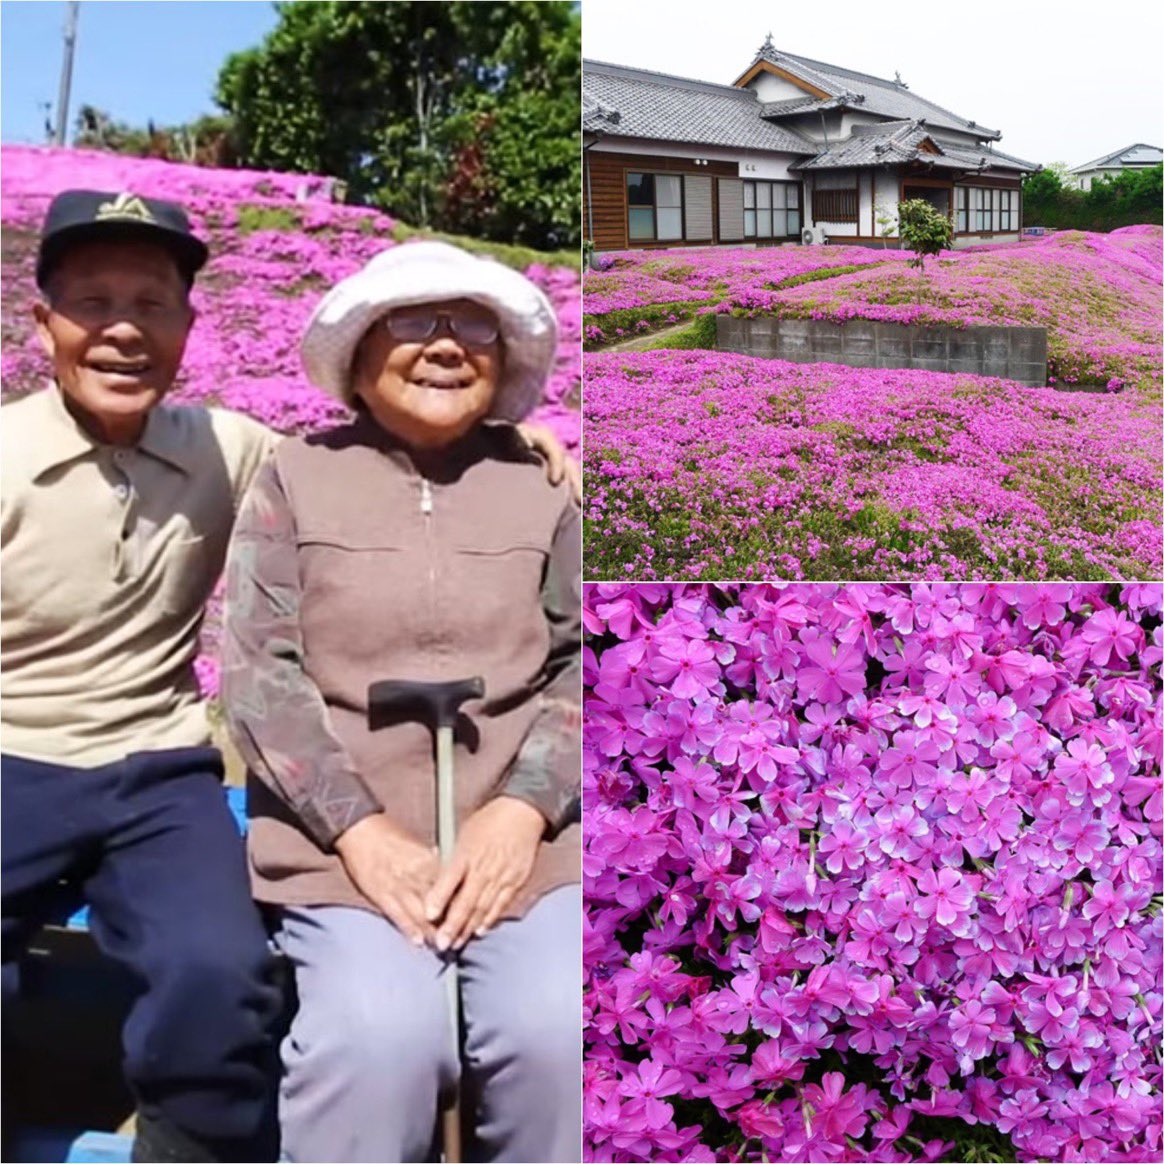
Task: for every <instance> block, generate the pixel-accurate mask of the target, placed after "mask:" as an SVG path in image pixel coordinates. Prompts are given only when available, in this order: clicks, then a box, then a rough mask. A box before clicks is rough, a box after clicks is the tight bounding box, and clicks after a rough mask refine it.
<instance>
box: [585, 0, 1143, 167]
mask: <svg viewBox="0 0 1164 1164" xmlns="http://www.w3.org/2000/svg"><path fill="white" fill-rule="evenodd" d="M769 32H770V33H771V34H772V41H773V44H774V45H775V46H776V48H777V49H778V50H783V51H785V52H789V53H794V54H796V55H797V56H803V57H811V58H813V59H815V60H818V61H826V62H829V63H830V64H834V65H840V66H842V67H845V68H849V69H854V70H856V71H858V72H863V73H871V74H872V75H873V76H876V77H884V78H887V79H890V80H892V78H893V75H894V73H895V72H899V73H900V74H901V77H902V79H903V80H904V81H905V82H906V83H907V84H908V85H909V87H910V89H911V90H912V91H913V92H914V93H917V94H918V95H920V96H922V97H925V98H927V99H928V100H930V101H933V102H934V103H935V104H938V105H942V106H944V107H945V108H946V109H949V110H952V111H953V112H954V113H957V114H960V115H961V116H963V117H965V118H967V119H969V120H973V121H976V122H978V124H979V125H984V126H988V127H989V128H991V129H998V130H1001V131H1002V140H1001V141H999V142H998V143H997V148H998V149H1001V150H1003V151H1004V152H1005V153H1009V154H1014V155H1015V156H1017V157H1020V158H1023V159H1025V160H1027V161H1032V162H1038V163H1039V164H1041V165H1048V164H1050V163H1051V162H1057V161H1062V162H1066V163H1067V164H1068V165H1069V166H1075V165H1079V164H1081V163H1083V162H1087V161H1090V160H1092V159H1093V158H1097V157H1100V156H1102V155H1104V154H1108V153H1112V152H1114V151H1115V150H1118V149H1123V148H1124V147H1125V146H1128V145H1132V144H1133V143H1135V142H1144V143H1146V144H1148V145H1156V146H1160V145H1164V128H1162V124H1164V80H1162V77H1164V70H1162V69H1161V60H1160V53H1161V45H1162V44H1164V5H1161V4H1159V3H1158V2H1150V0H1107V2H1106V3H1098V2H1096V0H1087V2H1081V0H1055V2H1054V3H1046V2H1045V0H1010V2H1009V3H986V4H984V3H976V2H970V0H966V2H963V3H957V2H956V3H949V2H948V0H930V2H925V3H922V2H919V0H893V2H891V3H884V4H877V3H871V2H870V0H827V2H825V3H819V2H818V3H810V4H779V3H775V2H774V0H634V2H633V3H632V2H630V0H583V4H582V50H583V53H584V55H585V56H586V57H588V58H591V59H593V60H599V61H607V62H610V63H612V64H618V65H632V66H636V67H638V68H643V69H655V70H657V71H659V72H665V73H674V74H676V75H678V76H681V77H693V78H696V79H698V80H701V81H715V82H718V83H721V84H725V85H730V84H731V83H732V82H733V81H734V80H735V79H736V78H737V77H738V76H739V75H740V74H741V73H742V72H744V70H745V69H746V68H747V67H748V66H749V65H750V64H751V63H752V61H753V60H754V58H755V55H756V52H757V50H758V49H759V48H760V45H761V44H762V43H763V41H764V37H765V36H766V35H767V34H768V33H769Z"/></svg>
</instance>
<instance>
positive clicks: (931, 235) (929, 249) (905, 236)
mask: <svg viewBox="0 0 1164 1164" xmlns="http://www.w3.org/2000/svg"><path fill="white" fill-rule="evenodd" d="M897 218H898V233H899V234H900V235H901V241H902V243H903V244H904V245H905V246H907V247H908V248H909V249H910V250H911V251H913V253H914V254H915V255H916V256H917V257H916V258H913V259H910V266H912V267H920V268H921V270H922V271H923V272H924V271H925V261H926V255H936V254H938V253H939V252H940V251H943V250H949V249H950V243H951V242H952V240H953V235H954V228H953V226H952V225H951V223H950V219H949V217H948V216H947V215H945V214H943V213H942V212H941V211H940V210H939V209H938V208H937V207H936V206H933V205H931V204H930V203H929V202H927V201H926V200H925V199H924V198H911V199H909V200H908V201H907V202H899V203H898V204H897Z"/></svg>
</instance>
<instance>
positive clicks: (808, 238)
mask: <svg viewBox="0 0 1164 1164" xmlns="http://www.w3.org/2000/svg"><path fill="white" fill-rule="evenodd" d="M800 241H801V242H802V243H803V244H804V245H805V246H806V247H819V246H824V244H825V243H826V242H827V241H828V240H827V239H826V238H825V232H824V227H823V226H806V227H805V228H804V229H803V230H802V231H801V232H800Z"/></svg>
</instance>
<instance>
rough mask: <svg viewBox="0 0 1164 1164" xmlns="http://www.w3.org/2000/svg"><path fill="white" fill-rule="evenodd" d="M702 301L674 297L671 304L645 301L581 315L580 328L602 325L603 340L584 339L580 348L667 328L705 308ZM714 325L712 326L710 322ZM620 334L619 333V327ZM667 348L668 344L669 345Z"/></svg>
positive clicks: (631, 337) (588, 348)
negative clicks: (637, 304) (638, 305)
mask: <svg viewBox="0 0 1164 1164" xmlns="http://www.w3.org/2000/svg"><path fill="white" fill-rule="evenodd" d="M706 306H707V304H706V303H705V302H704V301H703V300H677V301H676V302H674V303H645V304H643V305H642V306H641V307H623V308H619V310H617V311H607V312H604V313H603V314H601V315H583V316H582V330H583V334H585V331H586V328H587V327H591V326H597V327H600V328H602V332H603V339H602V340H601V341H599V342H597V343H596V342H594V341H591V340H587V341H586V343H585V344H584V347H585V348H586V350H587V351H591V350H593V349H594V348H597V347H605V346H606V345H608V344H611V343H618V342H620V341H622V340H626V339H634V338H635V337H636V336H641V335H645V334H647V333H648V332H650V331H653V330H655V329H656V328H659V327H667V326H668V325H670V324H672V323H677V322H680V321H682V320H684V319H690V318H691V316H693V315H694V314H695V312H696V311H697V310H698V309H699V308H700V307H706ZM644 322H645V323H647V324H649V325H650V326H649V327H639V326H638V325H639V324H640V323H644ZM713 326H714V325H713ZM620 328H621V329H622V332H623V334H622V335H619V334H618V332H619V329H620ZM667 346H668V347H670V346H672V345H670V344H668V345H667Z"/></svg>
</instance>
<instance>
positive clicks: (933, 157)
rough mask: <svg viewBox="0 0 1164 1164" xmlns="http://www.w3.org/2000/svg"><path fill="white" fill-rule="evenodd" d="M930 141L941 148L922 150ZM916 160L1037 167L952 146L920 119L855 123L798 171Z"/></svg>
mask: <svg viewBox="0 0 1164 1164" xmlns="http://www.w3.org/2000/svg"><path fill="white" fill-rule="evenodd" d="M927 139H928V140H929V141H930V142H932V143H933V145H934V146H936V147H937V149H938V150H939V151H940V152H939V153H937V154H933V153H929V152H923V151H921V150H920V149H919V146H920V145H921V144H922V142H923V141H926V140H927ZM913 161H923V162H928V163H930V164H931V165H933V166H935V167H936V168H938V169H943V170H978V169H988V168H1002V169H1014V170H1034V169H1037V167H1036V166H1033V165H1031V164H1030V163H1029V162H1023V161H1021V160H1019V159H1018V158H1011V157H1010V156H1009V155H1007V154H1001V153H999V152H997V151H996V150H988V149H986V148H985V147H977V148H973V149H972V148H968V147H966V146H958V145H951V144H950V143H949V142H945V141H941V140H940V139H937V138H935V137H934V136H933V134H932V133H931V131H930V129H929V127H928V126H927V125H926V124H925V123H924V122H921V121H886V122H882V123H880V124H879V125H858V126H854V128H853V133H852V136H851V137H847V138H844V139H843V140H841V141H839V142H836V143H835V144H833V145H831V146H830V147H829V148H828V149H827V150H824V151H822V152H821V153H818V154H817V155H816V156H815V157H813V158H809V159H808V160H807V161H804V162H798V163H796V164H795V165H794V166H793V169H796V170H839V169H848V168H850V167H860V166H884V165H892V164H893V163H904V162H913Z"/></svg>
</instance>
